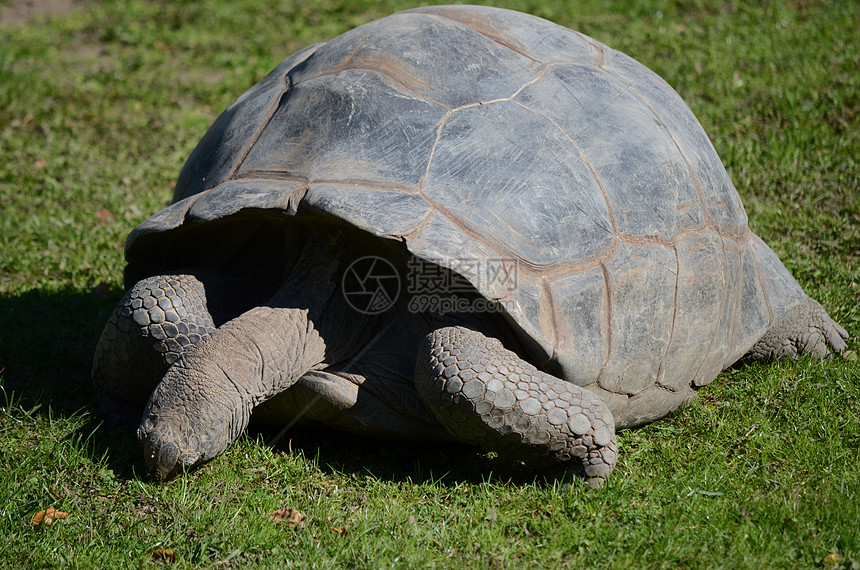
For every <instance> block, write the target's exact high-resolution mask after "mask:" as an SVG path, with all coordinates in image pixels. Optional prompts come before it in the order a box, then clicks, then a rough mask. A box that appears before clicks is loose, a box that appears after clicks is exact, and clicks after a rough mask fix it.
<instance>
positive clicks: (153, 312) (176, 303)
mask: <svg viewBox="0 0 860 570" xmlns="http://www.w3.org/2000/svg"><path fill="white" fill-rule="evenodd" d="M214 331H215V323H214V322H213V319H212V315H211V314H210V313H209V309H208V307H207V294H206V289H205V287H204V285H203V283H202V282H201V281H200V280H199V279H198V278H197V277H195V276H193V275H183V274H177V275H156V276H154V277H149V278H147V279H143V280H141V281H139V282H138V283H136V284H135V285H134V287H132V288H131V289H129V290H128V292H127V293H126V294H125V295H124V296H123V298H122V300H121V301H120V302H119V305H118V306H117V308H116V310H115V311H114V313H113V315H111V318H110V320H109V321H108V323H107V325H106V326H105V328H104V331H103V332H102V335H101V338H100V339H99V342H98V345H97V346H96V352H95V358H94V360H93V381H94V383H95V385H96V390H97V391H98V402H99V407H100V408H101V412H102V413H103V414H104V415H105V418H106V420H107V421H108V423H110V424H130V425H134V426H137V425H138V424H139V423H140V417H141V414H142V413H143V408H144V406H145V405H146V401H147V400H148V399H149V396H150V394H152V391H153V390H154V389H155V386H156V385H157V384H158V382H159V381H160V380H161V378H162V377H163V376H164V373H165V372H167V369H168V368H169V367H170V365H171V364H173V363H174V362H175V361H176V360H178V359H179V357H180V356H181V355H182V354H183V353H184V352H185V349H186V348H187V347H189V346H191V345H193V344H195V343H197V342H199V341H200V340H202V339H205V338H208V337H209V335H210V334H212V332H214Z"/></svg>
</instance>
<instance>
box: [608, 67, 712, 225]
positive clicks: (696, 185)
mask: <svg viewBox="0 0 860 570" xmlns="http://www.w3.org/2000/svg"><path fill="white" fill-rule="evenodd" d="M598 68H599V69H600V70H602V71H603V72H604V73H606V75H608V76H609V77H611V78H612V79H614V80H615V81H617V82H618V83H620V84H621V85H623V86H624V88H625V89H626V90H627V91H629V92H630V93H631V94H632V95H633V96H634V97H636V98H637V99H639V101H641V102H642V104H643V105H644V106H645V108H646V109H648V111H649V112H650V113H651V116H652V117H654V119H655V120H656V121H657V122H658V123H660V126H661V127H663V130H665V131H666V136H668V137H669V140H670V141H672V145H673V146H674V147H675V150H677V151H678V155H679V156H680V157H681V160H683V161H684V166H686V167H687V172H688V173H689V175H690V180H691V181H692V182H693V187H694V188H695V189H696V196H697V197H698V198H699V207H700V208H701V209H702V216H704V218H705V220H706V221H708V220H709V219H710V217H711V216H710V214H708V210H707V208H706V206H705V200H704V197H703V192H702V187H701V182H700V181H699V179H698V177H697V176H696V174H695V173H694V172H693V167H692V165H691V164H690V161H689V159H688V158H687V154H686V153H685V152H684V151H683V150H682V149H681V145H679V144H678V141H677V140H675V135H674V134H673V133H672V131H671V130H670V129H669V126H668V125H667V124H666V122H665V121H664V120H663V118H662V117H661V116H660V115H659V114H657V112H656V111H655V110H654V108H653V107H652V106H651V105H650V104H649V103H648V101H646V100H645V98H644V97H643V96H642V95H641V94H640V93H639V92H638V91H636V90H635V89H633V88H632V86H631V85H630V84H629V83H627V82H626V81H624V80H623V79H621V78H620V77H619V76H617V75H616V74H614V73H612V72H611V71H609V70H607V69H606V68H604V67H602V65H601V66H598ZM658 77H659V76H658ZM661 80H662V78H661ZM663 81H665V80H663ZM667 86H668V87H669V88H670V89H671V86H669V85H668V84H667ZM679 97H680V96H679ZM685 104H686V103H685ZM690 113H692V111H690Z"/></svg>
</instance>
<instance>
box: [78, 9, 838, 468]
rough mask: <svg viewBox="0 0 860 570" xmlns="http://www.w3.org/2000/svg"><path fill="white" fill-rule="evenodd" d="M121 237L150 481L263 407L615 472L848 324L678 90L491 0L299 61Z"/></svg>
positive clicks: (282, 70)
mask: <svg viewBox="0 0 860 570" xmlns="http://www.w3.org/2000/svg"><path fill="white" fill-rule="evenodd" d="M125 253H126V259H127V262H128V265H127V267H126V271H125V284H126V287H127V292H126V294H125V296H124V298H123V299H122V301H121V302H120V304H119V306H118V307H117V309H116V311H115V312H114V314H113V316H112V317H111V318H110V321H109V322H108V324H107V326H106V328H105V330H104V333H103V334H102V337H101V340H100V342H99V344H98V348H97V351H96V356H95V363H94V371H93V375H94V379H95V383H96V385H97V388H98V391H99V401H100V406H101V408H102V409H103V411H104V413H105V414H106V415H107V417H108V419H110V420H111V421H115V422H122V421H132V422H134V423H135V425H137V424H139V427H138V431H137V434H138V438H139V440H140V442H141V444H142V446H143V449H144V452H145V460H146V464H147V470H148V472H149V474H150V475H151V476H153V477H154V478H155V479H157V480H167V479H170V478H173V477H174V476H176V475H177V474H178V473H180V472H182V470H183V469H185V468H189V467H192V466H195V465H198V464H200V463H202V462H205V461H207V460H210V459H212V458H214V457H216V456H218V455H219V454H221V453H222V452H224V450H225V449H226V448H227V447H228V446H229V445H230V444H231V443H232V442H233V441H234V440H235V439H236V438H237V437H238V436H239V435H240V433H241V432H242V431H243V430H244V429H245V427H246V426H247V425H248V423H249V420H250V419H251V417H252V414H253V417H254V419H255V420H258V421H260V422H262V423H264V424H271V425H275V426H281V427H288V426H291V425H293V424H294V423H295V422H320V423H322V424H326V425H328V426H331V427H333V428H335V429H340V430H346V431H348V432H353V433H358V434H366V435H368V436H375V437H381V438H393V439H399V440H407V441H422V442H439V443H445V442H451V441H460V442H466V443H469V444H474V445H477V446H480V447H482V448H484V449H486V450H492V451H494V452H496V453H497V454H498V455H499V456H501V457H508V458H511V459H513V460H516V461H521V462H523V463H525V464H526V465H530V466H533V467H534V468H535V469H547V470H549V471H550V472H553V473H556V474H561V475H566V474H574V475H577V476H580V477H582V478H584V479H586V481H588V482H589V483H591V484H596V485H599V484H600V483H601V482H602V480H604V479H605V478H606V477H607V476H608V475H609V473H610V472H611V471H612V469H613V467H614V466H615V463H616V459H617V445H616V440H615V430H616V429H618V428H624V427H628V426H636V425H639V424H642V423H645V422H649V421H651V420H654V419H656V418H660V417H662V416H665V415H666V414H668V413H670V412H672V411H673V410H676V409H677V408H678V407H679V406H681V405H682V404H684V403H685V402H688V401H689V400H690V399H691V398H693V397H694V396H695V394H696V391H697V389H698V388H700V387H701V386H704V385H706V384H708V383H709V382H711V381H712V380H714V378H715V377H716V376H717V374H719V373H720V371H722V370H723V369H725V368H726V367H727V366H730V365H732V364H733V363H735V362H736V361H738V360H739V359H743V358H747V359H771V358H779V357H785V356H794V355H798V354H811V355H814V356H818V357H823V356H826V355H827V354H829V353H830V351H831V350H835V351H839V350H842V349H843V348H844V347H845V342H844V341H843V339H844V338H847V336H848V335H847V333H846V331H845V330H844V329H842V328H841V327H840V326H839V325H837V324H836V323H835V322H834V321H833V320H831V318H830V317H829V316H828V315H827V313H826V312H825V310H824V309H823V308H822V307H821V305H819V304H818V303H817V302H816V301H814V300H812V299H810V298H809V297H807V296H806V295H805V294H804V293H803V291H802V290H801V288H800V286H799V285H798V284H797V282H796V281H795V280H794V279H793V278H792V276H791V275H790V274H789V272H788V271H787V270H786V269H785V267H783V265H782V263H780V261H779V259H778V258H777V256H776V255H775V254H774V253H773V252H772V251H771V250H770V249H769V248H768V246H767V245H765V243H764V242H763V241H762V240H761V239H759V238H758V237H757V236H756V235H755V234H754V233H752V232H751V231H750V229H749V228H748V226H747V218H746V214H745V212H744V208H743V206H742V205H741V201H740V198H739V197H738V194H737V192H736V190H735V188H734V187H733V185H732V183H731V181H730V180H729V178H728V176H727V174H726V171H725V169H724V168H723V166H722V164H721V162H720V160H719V158H718V157H717V154H716V152H715V151H714V148H713V147H712V145H711V143H710V142H709V140H708V137H707V135H706V134H705V133H704V132H703V130H702V128H701V126H700V125H699V123H698V122H697V121H696V119H695V117H694V116H693V114H692V113H691V111H690V110H689V109H688V108H687V106H686V105H685V104H684V102H683V101H682V100H681V98H680V97H679V96H678V95H677V94H676V93H675V92H674V91H673V90H672V89H671V88H670V87H669V85H667V84H666V83H665V82H664V81H663V80H662V79H660V78H659V77H658V76H657V75H655V74H654V73H653V72H651V71H649V70H648V69H647V68H645V67H644V66H642V65H641V64H639V63H637V62H636V61H634V60H632V59H631V58H629V57H627V56H626V55H624V54H621V53H619V52H617V51H614V50H612V49H610V48H608V47H606V46H605V45H603V44H601V43H599V42H597V41H595V40H593V39H591V38H589V37H587V36H585V35H583V34H580V33H577V32H574V31H571V30H569V29H566V28H563V27H561V26H558V25H555V24H553V23H550V22H547V21H545V20H542V19H540V18H536V17H532V16H528V15H524V14H520V13H516V12H511V11H507V10H501V9H495V8H488V7H470V6H438V7H430V8H419V9H415V10H409V11H406V12H401V13H398V14H395V15H393V16H390V17H387V18H384V19H381V20H378V21H375V22H371V23H369V24H366V25H363V26H361V27H358V28H356V29H353V30H351V31H349V32H347V33H345V34H343V35H341V36H339V37H337V38H335V39H333V40H331V41H329V42H327V43H324V44H318V45H313V46H311V47H308V48H305V49H303V50H301V51H299V52H298V53H296V54H294V55H292V56H291V57H289V58H287V59H286V60H285V61H284V62H283V63H281V64H280V65H279V66H278V67H277V68H276V69H275V70H274V71H273V72H271V73H270V74H269V75H268V76H266V77H265V78H264V79H262V80H261V81H260V82H259V83H258V84H257V85H255V86H254V87H252V88H251V89H250V90H249V91H247V92H246V93H245V94H243V95H242V96H241V97H239V99H238V100H237V101H236V102H235V103H233V104H232V105H230V107H228V108H227V110H226V111H224V112H223V113H222V114H221V116H220V117H218V119H217V120H216V121H215V123H214V124H213V125H212V126H211V127H210V128H209V130H208V132H207V133H206V135H205V136H204V137H203V139H202V140H201V141H200V143H199V144H198V145H197V147H196V149H195V150H194V151H193V153H192V154H191V156H190V158H189V159H188V162H187V163H186V164H185V166H184V168H183V169H182V172H181V174H180V176H179V180H178V183H177V184H176V189H175V194H174V197H173V203H172V204H171V205H170V206H168V207H167V208H165V209H164V210H162V211H161V212H159V213H157V214H155V215H153V216H152V217H150V218H149V219H148V220H146V221H144V222H143V223H142V224H141V225H139V226H138V227H137V228H135V229H134V230H133V231H132V232H131V234H130V235H129V237H128V240H127V242H126V250H125Z"/></svg>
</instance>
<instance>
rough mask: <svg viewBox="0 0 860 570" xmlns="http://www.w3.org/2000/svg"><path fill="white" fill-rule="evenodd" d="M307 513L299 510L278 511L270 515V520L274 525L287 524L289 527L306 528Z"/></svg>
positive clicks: (284, 509) (285, 509)
mask: <svg viewBox="0 0 860 570" xmlns="http://www.w3.org/2000/svg"><path fill="white" fill-rule="evenodd" d="M306 518H307V517H306V516H305V513H303V512H301V511H299V510H297V509H288V508H283V509H278V510H277V511H274V512H273V513H272V514H270V515H269V520H270V521H272V522H273V523H280V522H286V523H287V526H290V527H299V528H305V519H306Z"/></svg>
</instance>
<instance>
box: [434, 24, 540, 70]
mask: <svg viewBox="0 0 860 570" xmlns="http://www.w3.org/2000/svg"><path fill="white" fill-rule="evenodd" d="M421 13H422V14H425V15H427V16H430V17H433V18H441V19H443V20H447V21H449V22H453V23H454V24H457V25H459V26H462V27H464V28H466V29H467V30H472V31H473V32H475V33H476V34H478V35H480V36H483V37H485V38H487V39H488V40H490V41H491V42H493V43H494V44H497V45H500V46H502V47H503V48H505V49H508V50H510V51H512V52H514V53H515V54H517V55H520V56H522V57H524V58H526V59H530V60H532V61H534V62H538V63H542V62H541V61H540V60H538V59H536V58H534V57H533V56H531V55H529V54H527V53H525V52H524V51H521V50H518V49H515V48H514V46H513V45H510V44H507V43H504V42H501V41H499V40H498V39H496V38H494V37H492V36H489V35H487V34H485V33H484V32H482V31H481V30H479V29H477V28H473V27H472V26H470V25H468V24H467V23H466V22H464V21H462V20H457V19H455V18H452V17H450V16H446V15H444V14H437V13H433V12H421Z"/></svg>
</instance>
